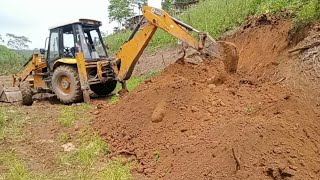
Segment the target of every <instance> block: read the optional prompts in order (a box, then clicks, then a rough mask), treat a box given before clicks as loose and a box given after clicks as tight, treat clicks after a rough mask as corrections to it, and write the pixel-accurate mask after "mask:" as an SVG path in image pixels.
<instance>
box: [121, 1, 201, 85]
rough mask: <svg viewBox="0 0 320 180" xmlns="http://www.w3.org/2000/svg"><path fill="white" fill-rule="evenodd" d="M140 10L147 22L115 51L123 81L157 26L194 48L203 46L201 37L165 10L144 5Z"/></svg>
mask: <svg viewBox="0 0 320 180" xmlns="http://www.w3.org/2000/svg"><path fill="white" fill-rule="evenodd" d="M142 12H143V16H144V17H145V18H146V19H147V20H148V22H147V23H146V24H145V25H144V26H142V27H141V28H140V30H139V32H138V33H137V34H136V35H135V36H134V37H133V38H132V39H131V40H129V41H127V42H126V43H124V44H123V45H122V46H121V47H120V49H119V51H118V52H117V53H116V59H117V60H119V61H120V62H121V66H120V69H119V73H118V79H119V81H125V80H128V79H129V78H130V77H131V75H132V72H133V69H134V67H135V65H136V63H137V61H138V60H139V58H140V56H141V54H142V52H143V51H144V49H145V48H146V46H147V45H148V43H149V41H150V40H151V38H152V36H153V35H154V33H155V31H156V30H157V28H161V29H163V30H165V31H166V32H168V33H169V34H171V35H173V36H175V37H176V38H178V39H180V40H181V41H183V42H185V43H187V44H189V45H190V46H191V47H193V48H194V49H197V50H201V49H202V48H203V47H204V42H203V39H201V38H199V39H197V38H195V37H193V36H192V35H191V34H190V33H189V32H188V31H187V30H185V29H183V28H182V27H181V26H179V25H178V24H177V23H176V22H174V20H173V19H172V18H171V16H170V15H169V14H168V13H167V12H165V11H163V10H161V9H157V8H153V7H150V6H144V7H143V10H142Z"/></svg>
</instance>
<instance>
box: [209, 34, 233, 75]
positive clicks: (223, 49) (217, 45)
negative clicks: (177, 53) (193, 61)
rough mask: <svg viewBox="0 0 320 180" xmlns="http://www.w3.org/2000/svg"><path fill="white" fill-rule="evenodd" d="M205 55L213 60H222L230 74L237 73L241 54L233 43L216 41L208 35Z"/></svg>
mask: <svg viewBox="0 0 320 180" xmlns="http://www.w3.org/2000/svg"><path fill="white" fill-rule="evenodd" d="M203 53H205V54H206V55H207V56H209V57H211V58H217V59H219V60H221V61H222V62H223V63H224V67H225V70H226V71H227V72H228V73H236V71H237V68H238V61H239V52H238V50H237V47H236V46H235V45H234V44H233V43H230V42H226V41H216V40H214V39H213V38H212V37H211V36H209V35H208V37H207V39H206V43H205V48H204V49H203Z"/></svg>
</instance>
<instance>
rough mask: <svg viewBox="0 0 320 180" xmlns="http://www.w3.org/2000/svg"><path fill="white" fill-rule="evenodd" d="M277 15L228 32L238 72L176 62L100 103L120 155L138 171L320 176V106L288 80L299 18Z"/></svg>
mask: <svg viewBox="0 0 320 180" xmlns="http://www.w3.org/2000/svg"><path fill="white" fill-rule="evenodd" d="M269 18H270V17H268V16H267V17H265V18H264V19H262V20H261V18H257V20H259V23H255V25H254V26H245V27H244V28H241V29H240V30H239V31H237V32H236V33H234V34H233V35H232V36H231V37H228V38H226V40H228V41H231V42H234V43H235V44H236V45H237V47H238V48H239V52H240V61H239V71H238V73H237V74H235V75H228V74H226V73H225V72H224V68H223V65H222V63H221V62H217V61H205V62H204V63H202V64H198V65H193V64H173V65H170V66H169V67H168V68H166V69H165V70H164V71H163V72H162V73H161V74H159V75H156V76H155V77H153V78H151V79H149V80H147V81H145V83H143V84H142V85H140V86H139V87H138V88H137V89H136V90H135V91H134V92H132V93H130V94H128V95H127V96H125V97H123V98H122V99H121V101H120V102H118V103H117V104H116V105H112V106H105V107H103V108H101V106H100V107H99V108H101V109H100V111H101V112H100V114H99V115H97V117H96V120H95V123H94V126H95V128H96V129H97V130H98V131H99V132H100V134H101V135H102V136H103V137H104V138H105V139H106V141H107V142H108V143H109V144H110V146H111V149H112V151H113V152H114V153H112V154H113V155H124V156H130V157H131V158H133V159H135V160H136V161H137V162H138V163H137V165H136V166H135V169H134V172H135V173H136V176H137V177H138V179H142V178H146V179H246V178H249V179H286V178H290V177H292V178H294V179H317V177H319V176H320V122H319V119H320V113H319V105H320V104H317V103H309V101H306V98H305V97H304V96H302V95H301V92H300V90H296V89H295V88H294V87H292V86H290V83H287V81H289V79H286V78H285V77H286V76H285V75H286V71H285V70H284V69H285V66H283V64H286V63H288V62H290V61H291V60H293V58H290V56H289V55H288V50H289V47H288V45H289V44H288V33H289V30H290V28H291V21H290V20H288V19H282V18H281V19H279V18H278V19H275V18H276V17H272V21H269ZM251 21H252V20H251ZM261 21H268V23H262V22H261ZM316 91H319V88H318V89H316Z"/></svg>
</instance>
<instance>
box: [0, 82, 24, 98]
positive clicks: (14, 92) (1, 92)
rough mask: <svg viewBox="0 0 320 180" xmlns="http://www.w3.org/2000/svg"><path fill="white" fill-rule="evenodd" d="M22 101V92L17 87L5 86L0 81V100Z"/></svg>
mask: <svg viewBox="0 0 320 180" xmlns="http://www.w3.org/2000/svg"><path fill="white" fill-rule="evenodd" d="M19 101H22V94H21V91H20V89H19V88H18V87H10V88H5V87H4V85H3V84H2V83H1V82H0V102H7V103H13V102H19Z"/></svg>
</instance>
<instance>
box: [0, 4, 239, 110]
mask: <svg viewBox="0 0 320 180" xmlns="http://www.w3.org/2000/svg"><path fill="white" fill-rule="evenodd" d="M142 12H143V17H144V18H145V19H144V20H141V22H140V23H139V24H138V25H137V26H136V28H135V29H134V30H133V32H132V34H131V35H130V37H129V38H128V40H127V41H126V42H125V43H124V44H123V45H122V46H121V47H120V49H119V51H118V52H116V54H115V57H114V58H112V57H109V56H108V54H107V51H106V45H105V44H104V42H103V38H102V36H101V33H100V30H99V27H100V26H101V22H99V21H95V20H89V19H80V20H78V21H76V22H70V23H67V24H62V25H59V26H55V27H53V28H50V36H49V43H48V46H47V49H41V50H40V54H34V55H33V56H32V57H31V58H30V59H29V61H28V62H27V63H26V64H25V66H24V69H23V70H22V71H21V72H20V73H19V74H17V75H14V76H13V77H14V78H13V79H14V82H13V86H14V87H17V88H19V91H17V92H14V91H13V90H10V92H9V91H7V89H6V88H4V87H3V86H2V85H0V101H7V102H13V101H19V100H20V101H22V104H24V105H32V103H33V101H32V96H33V95H34V94H35V93H42V92H49V93H53V94H55V95H56V96H57V98H58V99H59V100H60V101H61V102H62V103H64V104H70V103H76V102H82V101H85V102H89V101H90V90H91V91H93V92H94V93H96V94H97V95H101V96H103V95H108V94H110V93H111V92H113V91H114V89H115V88H116V85H117V83H118V82H120V83H121V84H122V88H123V89H126V83H125V82H126V80H128V79H129V78H130V77H131V75H132V72H133V70H134V67H135V65H136V63H137V61H138V60H139V58H140V56H141V54H142V52H143V51H144V49H145V48H146V46H147V45H148V43H149V41H150V40H151V38H152V36H153V35H154V33H155V32H156V30H157V28H161V29H163V30H164V31H166V32H167V33H169V34H171V35H173V36H174V37H176V38H178V39H180V40H181V41H182V42H184V43H186V44H188V45H189V46H191V47H192V48H194V49H195V50H197V51H199V52H201V53H202V54H203V55H205V56H209V57H211V58H218V59H220V60H222V61H223V62H224V63H225V67H226V69H227V70H228V71H230V72H235V71H236V69H237V63H238V52H237V50H236V47H235V46H234V45H233V44H231V43H228V42H217V41H215V40H214V39H213V38H211V37H210V36H209V34H208V33H204V32H200V31H198V30H196V29H195V28H193V27H191V26H189V25H187V24H185V23H183V22H181V21H180V20H178V19H175V18H173V17H171V16H170V15H169V14H168V13H166V12H165V11H163V10H161V9H158V8H154V7H150V6H144V7H143V9H142ZM143 22H144V23H143ZM192 31H193V32H194V33H193V34H192V33H191V32H192ZM195 34H196V35H195ZM11 89H12V88H11Z"/></svg>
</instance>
